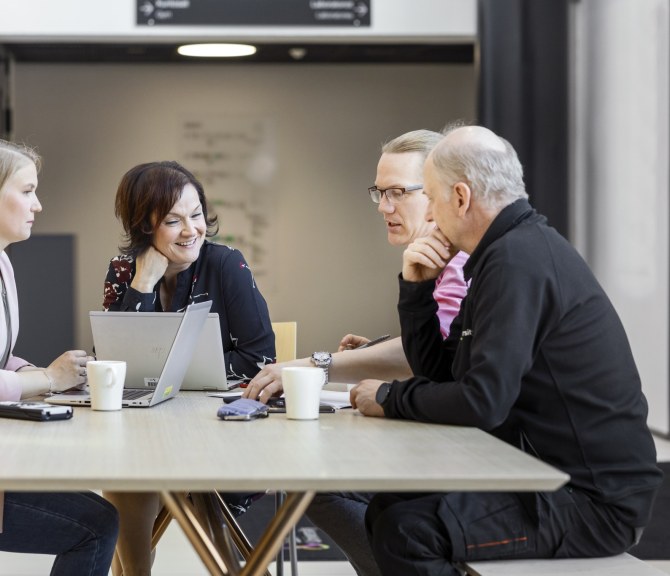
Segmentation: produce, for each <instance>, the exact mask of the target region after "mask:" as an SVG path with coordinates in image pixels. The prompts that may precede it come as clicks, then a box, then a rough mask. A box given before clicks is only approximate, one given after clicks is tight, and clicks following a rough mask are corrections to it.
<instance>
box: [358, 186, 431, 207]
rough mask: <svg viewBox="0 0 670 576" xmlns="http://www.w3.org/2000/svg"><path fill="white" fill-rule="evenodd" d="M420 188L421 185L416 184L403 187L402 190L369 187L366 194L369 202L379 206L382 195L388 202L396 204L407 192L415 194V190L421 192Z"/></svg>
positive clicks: (395, 187)
mask: <svg viewBox="0 0 670 576" xmlns="http://www.w3.org/2000/svg"><path fill="white" fill-rule="evenodd" d="M422 188H423V184H416V185H415V186H405V187H404V188H401V187H399V186H393V187H392V188H377V187H376V186H370V188H368V192H369V194H370V198H371V200H372V201H373V202H374V203H375V204H379V203H380V202H381V201H382V194H383V195H384V196H386V199H387V200H388V201H389V202H392V203H393V204H397V203H398V202H400V201H401V200H402V199H403V197H404V196H405V194H407V193H408V192H416V191H417V190H421V189H422Z"/></svg>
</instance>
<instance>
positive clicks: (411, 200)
mask: <svg viewBox="0 0 670 576" xmlns="http://www.w3.org/2000/svg"><path fill="white" fill-rule="evenodd" d="M442 137H443V135H442V134H441V133H439V132H433V131H430V130H415V131H412V132H408V133H406V134H403V135H401V136H398V137H397V138H394V139H393V140H391V141H389V142H387V143H386V144H384V145H383V146H382V155H381V157H380V159H379V163H378V164H377V176H376V178H375V185H374V186H371V187H370V188H368V193H369V195H370V198H371V200H372V201H373V202H374V203H375V204H376V205H377V211H378V212H379V213H380V214H381V215H382V217H383V218H384V223H385V225H386V231H387V235H388V242H389V244H391V245H392V246H407V245H409V244H410V243H411V242H413V241H415V240H418V239H419V238H422V237H429V236H431V235H433V234H436V233H437V232H436V229H435V224H434V223H433V222H431V221H427V220H426V217H425V216H426V210H427V207H428V200H427V198H426V196H425V194H423V184H422V182H423V163H424V161H425V160H426V158H427V156H428V154H429V153H430V151H431V150H432V148H433V146H435V145H436V144H437V143H438V142H439V141H440V140H441V139H442ZM466 261H467V255H465V254H457V255H456V256H455V257H454V258H453V259H452V260H451V262H449V265H448V266H447V267H446V268H445V269H444V271H443V272H442V274H441V275H440V276H439V278H438V279H437V281H436V283H435V289H434V292H433V297H434V299H435V301H436V302H437V305H438V310H437V317H438V319H439V322H440V329H441V331H442V334H443V336H444V337H446V336H447V335H448V334H449V326H450V325H451V321H452V320H453V318H454V317H455V316H456V314H457V313H458V310H459V308H460V303H461V300H462V299H463V297H464V296H465V292H466V290H467V286H466V284H465V280H464V279H463V264H465V262H466ZM367 342H368V339H367V338H364V337H362V336H355V335H352V334H348V335H347V336H345V337H344V338H343V339H342V341H341V342H340V344H339V349H338V351H337V352H336V353H333V354H330V353H327V352H321V353H315V354H319V355H327V365H326V366H323V367H324V368H328V375H329V378H330V379H331V380H334V381H337V382H346V383H357V382H359V381H360V380H361V379H363V378H380V379H387V378H403V377H409V376H411V375H412V372H411V370H410V368H409V365H408V363H407V360H406V359H405V354H404V352H403V350H402V342H401V341H400V338H394V339H391V340H387V341H386V342H382V343H381V344H377V345H376V346H373V347H370V348H365V349H361V350H354V349H355V348H358V347H359V346H360V345H362V344H365V343H367ZM313 356H314V355H312V358H302V359H298V360H293V361H290V362H283V363H281V364H270V365H267V366H265V367H264V368H263V370H261V371H260V372H259V373H258V374H257V375H256V377H255V378H254V379H253V380H251V382H249V384H248V386H247V388H246V389H245V390H244V392H243V395H244V396H245V397H247V398H258V399H259V400H261V401H263V402H267V400H268V399H269V398H270V397H271V396H272V395H276V394H279V393H281V392H282V384H281V369H282V368H283V367H285V366H313V365H315V361H314V358H313Z"/></svg>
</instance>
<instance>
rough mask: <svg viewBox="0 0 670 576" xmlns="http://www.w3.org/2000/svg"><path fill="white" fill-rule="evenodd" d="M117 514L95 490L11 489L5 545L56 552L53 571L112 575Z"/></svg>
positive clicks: (1, 539) (1, 541) (0, 540)
mask: <svg viewBox="0 0 670 576" xmlns="http://www.w3.org/2000/svg"><path fill="white" fill-rule="evenodd" d="M118 530H119V519H118V514H117V512H116V509H115V508H114V506H112V505H111V504H110V503H109V502H107V500H105V499H104V498H102V497H101V496H98V495H97V494H94V493H92V492H81V493H80V492H53V493H46V492H44V493H35V492H7V493H5V513H4V527H3V532H2V533H0V550H3V551H5V552H22V553H29V554H54V555H55V556H56V560H55V561H54V564H53V567H52V569H51V575H52V576H107V574H108V573H109V567H110V565H111V563H112V557H113V556H114V546H115V545H116V537H117V534H118Z"/></svg>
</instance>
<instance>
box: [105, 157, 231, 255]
mask: <svg viewBox="0 0 670 576" xmlns="http://www.w3.org/2000/svg"><path fill="white" fill-rule="evenodd" d="M187 184H191V185H192V186H193V187H194V188H195V189H196V190H197V192H198V198H199V199H200V204H201V205H202V213H203V216H204V217H205V223H206V224H207V233H206V236H208V237H211V236H214V235H216V233H217V232H218V230H219V225H218V218H217V217H216V215H212V216H211V217H210V216H208V208H209V206H208V204H207V198H205V189H204V188H203V186H202V184H201V183H200V182H199V181H198V179H197V178H196V177H195V176H194V175H193V174H192V173H191V172H189V171H188V170H187V169H186V168H184V167H183V166H182V165H181V164H179V163H178V162H174V161H164V162H148V163H146V164H139V165H137V166H135V167H134V168H131V169H130V170H128V172H126V173H125V174H124V175H123V178H121V182H120V183H119V187H118V189H117V191H116V202H115V204H114V213H115V214H116V217H117V218H118V219H119V220H121V224H122V225H123V230H124V232H125V234H124V237H125V242H124V243H123V244H122V245H121V246H119V249H120V250H121V252H122V253H123V254H128V255H130V254H133V255H137V254H140V253H142V252H143V251H144V250H146V249H147V248H148V247H149V246H151V244H152V242H153V235H154V232H155V231H156V228H157V227H158V225H159V224H160V222H161V220H163V218H165V216H166V215H167V214H168V213H169V212H170V210H171V209H172V207H173V206H174V205H175V203H176V202H177V201H178V200H179V198H180V197H181V194H182V191H183V190H184V186H186V185H187Z"/></svg>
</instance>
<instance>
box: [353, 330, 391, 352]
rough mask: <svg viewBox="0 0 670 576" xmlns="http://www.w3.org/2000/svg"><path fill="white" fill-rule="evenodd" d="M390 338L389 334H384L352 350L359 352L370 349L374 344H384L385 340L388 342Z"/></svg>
mask: <svg viewBox="0 0 670 576" xmlns="http://www.w3.org/2000/svg"><path fill="white" fill-rule="evenodd" d="M390 337H391V335H390V334H384V335H383V336H380V337H379V338H375V339H374V340H370V341H369V342H366V343H365V344H361V345H360V346H357V347H356V348H354V350H360V349H361V348H370V346H374V345H375V344H379V343H380V342H384V341H385V340H388V339H389V338H390Z"/></svg>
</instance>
